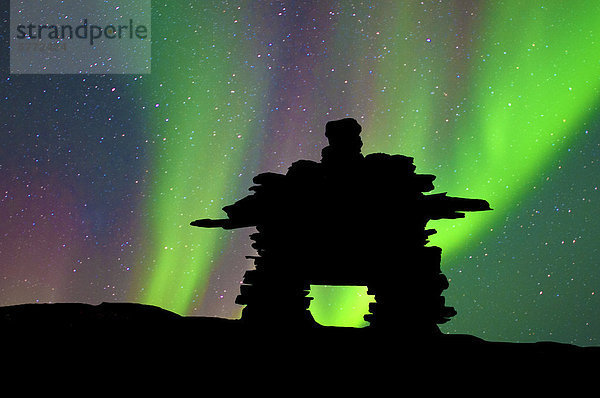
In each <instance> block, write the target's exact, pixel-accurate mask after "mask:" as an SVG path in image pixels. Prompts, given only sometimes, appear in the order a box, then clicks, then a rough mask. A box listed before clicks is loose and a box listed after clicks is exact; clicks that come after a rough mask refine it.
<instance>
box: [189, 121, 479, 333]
mask: <svg viewBox="0 0 600 398" xmlns="http://www.w3.org/2000/svg"><path fill="white" fill-rule="evenodd" d="M360 133H361V126H360V125H359V124H358V123H357V122H356V120H354V119H342V120H337V121H331V122H329V123H327V125H326V132H325V135H326V136H327V138H328V140H329V145H328V146H327V147H325V148H324V149H323V150H322V159H321V162H314V161H309V160H299V161H297V162H294V163H293V164H292V165H291V167H290V168H289V169H288V171H287V173H286V174H285V175H284V174H276V173H264V174H259V175H258V176H256V177H255V178H254V180H253V182H254V183H255V184H256V185H255V186H253V187H251V188H250V190H251V191H254V193H253V194H252V195H249V196H247V197H245V198H243V199H241V200H239V201H237V202H236V203H234V204H232V205H230V206H226V207H224V208H223V210H224V211H225V213H226V214H227V219H222V220H210V219H202V220H196V221H194V222H192V223H191V225H194V226H199V227H222V228H225V229H235V228H243V227H256V230H257V233H254V234H252V235H250V238H251V239H252V240H253V241H254V243H253V244H252V247H253V248H255V249H256V250H257V253H258V255H257V256H250V258H253V259H254V263H255V266H256V267H255V268H256V269H254V270H250V271H247V272H246V274H245V276H244V281H243V285H242V286H241V293H240V295H239V296H238V298H237V301H236V302H237V303H238V304H241V305H245V306H246V307H245V308H244V309H243V314H242V320H243V321H247V322H250V323H252V324H255V325H258V324H260V325H268V324H277V325H280V326H283V325H287V326H291V325H293V326H295V327H315V326H316V325H315V322H314V320H313V318H312V316H311V314H310V312H309V311H308V307H309V304H310V298H308V297H307V294H308V290H309V286H310V285H311V284H316V285H362V286H367V287H368V289H369V293H370V294H373V295H374V296H375V301H376V302H375V303H372V304H371V306H370V312H371V313H370V314H368V315H366V316H365V319H367V320H368V321H369V322H370V327H371V328H377V329H379V330H385V331H393V332H394V333H402V334H411V335H418V336H423V335H431V334H432V333H433V334H437V333H439V328H438V326H437V325H438V324H441V323H444V322H447V321H448V320H449V319H450V318H451V317H452V316H454V315H455V313H456V311H455V310H454V308H452V307H448V306H446V305H445V302H444V297H443V296H441V293H442V291H443V290H445V289H446V288H447V287H448V280H447V279H446V277H445V276H444V275H443V274H442V273H441V270H440V261H441V249H440V248H439V247H435V246H432V247H430V246H426V245H427V243H428V242H429V241H428V237H429V236H430V235H432V234H434V233H435V232H436V231H435V230H433V229H426V226H427V223H428V222H429V221H430V220H436V219H442V218H460V217H464V213H463V212H466V211H482V210H491V209H490V207H489V204H488V203H487V202H486V201H484V200H479V199H465V198H455V197H450V196H447V195H446V194H445V193H444V194H432V195H426V194H425V193H426V192H429V191H431V190H433V188H434V187H433V180H434V179H435V176H433V175H429V174H416V173H415V166H414V164H413V159H412V158H410V157H406V156H402V155H389V154H384V153H374V154H370V155H366V156H363V154H362V153H361V147H362V141H361V138H360Z"/></svg>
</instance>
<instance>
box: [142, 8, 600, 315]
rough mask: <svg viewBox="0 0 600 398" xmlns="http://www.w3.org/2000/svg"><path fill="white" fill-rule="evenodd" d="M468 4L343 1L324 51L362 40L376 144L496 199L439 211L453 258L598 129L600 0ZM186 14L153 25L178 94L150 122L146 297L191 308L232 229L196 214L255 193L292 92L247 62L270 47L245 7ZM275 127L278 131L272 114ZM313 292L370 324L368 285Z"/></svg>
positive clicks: (360, 92) (156, 48)
mask: <svg viewBox="0 0 600 398" xmlns="http://www.w3.org/2000/svg"><path fill="white" fill-rule="evenodd" d="M436 4H437V3H436ZM457 4H460V2H446V3H444V4H438V5H437V7H438V10H436V13H437V14H436V15H443V16H448V15H449V16H450V17H446V18H439V19H436V18H432V17H431V16H430V15H429V16H427V15H424V14H423V10H422V7H421V8H420V7H419V6H418V5H417V4H413V3H406V2H383V3H380V4H379V5H378V6H377V7H375V8H374V9H373V10H372V11H371V12H372V13H374V14H377V15H376V17H374V18H372V20H370V21H369V20H367V19H364V20H363V21H357V18H356V17H354V16H352V14H353V13H354V14H357V13H360V12H362V13H363V14H364V10H356V9H355V8H354V7H352V6H351V5H350V4H342V5H340V6H339V8H337V11H339V15H337V18H338V20H337V26H338V27H339V29H337V30H336V32H335V35H334V36H333V37H332V38H328V40H329V39H331V42H330V43H329V49H328V52H329V57H321V58H318V61H317V66H318V68H319V69H320V70H328V69H329V68H330V66H331V65H332V64H333V63H335V62H337V61H336V60H335V59H334V57H333V55H331V54H333V53H334V50H335V49H337V50H339V52H340V53H345V54H348V51H349V52H350V55H346V56H352V55H354V54H361V56H356V57H355V58H354V59H353V61H352V62H354V63H356V64H357V65H358V66H357V67H356V68H354V69H353V72H349V73H346V75H345V77H344V78H342V79H341V81H351V82H354V84H352V85H348V84H346V86H345V87H346V90H347V92H346V93H345V95H346V96H348V97H351V98H368V99H369V101H365V105H364V106H361V105H360V104H359V105H358V106H357V105H356V104H355V106H354V108H353V107H352V106H350V105H348V106H346V108H345V109H344V113H346V114H349V115H350V116H353V117H356V115H364V118H360V120H359V122H360V123H361V124H362V126H363V141H364V142H365V146H364V147H363V152H364V153H372V152H386V153H401V154H405V155H408V156H414V158H415V164H416V165H417V172H420V173H431V174H435V175H436V176H437V180H436V182H435V183H436V192H448V193H449V194H450V195H456V196H465V197H474V198H482V199H486V200H488V201H489V202H490V204H491V206H492V208H494V209H495V210H494V211H493V212H487V213H481V214H479V213H478V214H473V215H468V216H467V219H466V220H460V219H459V220H448V221H439V222H435V223H434V222H432V223H431V225H430V227H434V228H436V229H437V231H438V233H437V234H436V235H434V236H433V237H432V242H431V244H435V245H436V246H440V247H441V248H442V249H443V253H444V254H443V257H442V262H443V264H444V266H446V264H445V263H444V258H460V257H459V255H460V254H463V255H464V254H465V253H467V252H468V250H469V247H470V245H477V244H479V242H480V241H481V240H483V239H484V238H485V236H486V233H488V232H489V231H490V230H493V229H494V228H495V227H496V226H497V225H500V223H501V221H502V219H503V218H504V216H505V212H506V209H509V208H511V207H513V206H515V203H516V202H517V201H518V200H519V199H520V198H521V197H522V196H523V195H525V194H526V193H527V192H528V190H530V189H531V186H532V185H534V184H532V181H538V180H539V179H540V176H541V175H542V174H543V173H544V170H545V169H546V168H547V167H548V166H549V165H550V164H551V162H552V160H553V159H552V154H553V153H555V152H556V148H557V147H566V146H568V145H572V144H573V143H574V142H575V140H576V137H577V135H578V134H581V133H582V132H583V130H585V128H583V127H582V126H583V125H584V123H585V121H586V115H587V110H588V109H589V108H590V107H591V106H592V105H595V104H596V101H597V93H598V88H599V87H598V86H599V82H598V76H600V63H599V62H598V60H599V59H600V46H599V45H598V40H599V39H600V36H599V35H600V3H598V2H595V1H581V2H579V1H578V2H564V1H549V2H548V1H544V2H537V1H517V0H513V1H503V2H486V3H485V6H484V5H481V9H480V10H479V11H478V12H479V14H478V15H477V16H473V15H472V14H469V13H468V12H465V9H464V7H463V8H460V6H459V5H457ZM192 11H193V10H192ZM154 12H155V13H159V14H160V13H162V14H164V15H163V16H161V18H164V16H167V15H175V14H177V13H183V12H184V11H183V10H181V9H179V8H178V7H177V6H174V5H166V6H164V8H163V9H159V10H156V8H155V10H154ZM240 13H242V14H243V13H244V8H242V9H241V11H239V12H238V14H237V17H238V18H240V20H241V19H244V20H246V21H247V20H249V19H251V18H259V16H251V15H245V17H244V16H243V15H242V17H240V16H239V14H240ZM157 18H158V17H157ZM180 18H181V17H180ZM186 18H187V20H189V21H190V26H198V28H197V29H196V30H195V31H194V30H193V29H190V26H187V25H186V26H177V25H169V24H168V23H165V22H163V21H156V22H155V19H156V18H155V19H153V28H154V32H156V31H157V30H156V27H157V26H160V27H161V36H160V37H158V35H156V34H155V35H154V36H153V40H154V41H153V53H154V54H156V55H155V58H157V59H160V60H161V62H154V64H153V73H152V77H151V79H154V80H155V84H158V80H160V84H161V90H164V92H165V94H164V95H162V96H161V98H162V99H163V100H162V101H164V99H165V98H168V100H167V101H166V103H162V102H160V103H159V102H158V101H157V103H159V106H158V108H157V110H156V112H155V113H154V115H153V118H154V119H153V120H151V121H150V125H151V126H152V129H153V134H155V138H154V139H155V140H157V141H158V140H163V142H162V143H161V146H160V149H159V151H158V152H157V153H155V154H154V160H155V163H154V164H153V165H152V168H153V176H154V178H155V180H154V186H153V191H152V194H151V195H150V196H149V198H148V199H147V203H148V205H147V208H148V213H149V214H151V215H152V220H153V221H152V223H151V224H150V231H151V242H152V244H153V247H154V249H153V250H154V252H153V253H151V254H150V256H151V257H152V262H153V264H152V266H151V267H150V268H151V272H150V273H149V275H148V276H147V278H146V280H145V281H144V286H145V290H144V291H145V299H144V301H145V302H147V303H152V304H156V305H159V306H161V307H163V308H167V309H170V310H173V311H175V312H178V313H188V312H190V311H191V308H192V307H193V305H194V302H193V301H194V299H195V297H199V300H202V296H203V294H204V293H205V289H206V286H207V280H208V278H209V275H210V273H211V271H212V270H213V268H214V266H215V263H216V262H217V261H218V257H219V256H220V255H221V254H220V253H221V252H222V251H223V250H224V249H225V248H226V245H225V244H224V243H223V241H224V239H223V237H224V236H225V234H227V233H229V232H226V233H224V232H223V231H213V230H203V231H200V230H197V229H194V228H191V227H189V225H188V224H189V221H191V219H193V218H194V217H200V216H202V214H205V215H207V216H217V217H220V216H221V215H220V208H221V207H222V206H224V205H226V204H229V203H232V202H233V201H235V200H236V199H239V198H240V197H241V196H244V195H245V193H244V190H245V189H246V188H247V187H248V186H249V185H247V184H248V182H249V180H247V179H244V180H243V183H244V184H246V186H244V187H241V186H240V185H241V182H242V180H240V179H239V178H238V177H237V175H238V171H239V170H241V169H242V167H243V166H244V165H247V164H248V163H254V164H256V163H258V162H260V160H261V159H258V158H257V157H260V147H261V145H262V136H260V133H259V131H258V127H257V125H258V124H257V123H254V121H255V120H256V119H257V118H258V119H260V115H264V114H266V113H267V109H266V107H267V105H266V101H264V100H263V99H261V96H260V95H258V94H259V93H258V92H257V90H258V89H257V87H260V90H277V87H275V88H274V87H273V85H272V84H269V79H270V77H269V75H268V73H267V72H268V71H267V70H263V71H260V70H258V68H250V67H249V66H248V62H245V61H244V60H248V59H256V54H257V53H258V52H259V50H258V49H257V48H253V46H258V45H257V44H252V42H250V41H248V42H245V43H244V42H242V40H241V39H240V37H239V35H242V34H243V33H244V32H245V30H243V29H246V27H245V26H244V27H241V26H240V25H241V24H232V23H231V22H232V18H236V17H232V15H230V13H226V12H222V10H217V9H216V8H215V9H214V10H212V11H210V12H208V11H207V10H203V11H202V12H198V13H194V14H190V15H187V16H186ZM166 20H167V21H168V19H166ZM375 21H377V24H375ZM382 21H383V22H382ZM225 26H226V27H225ZM236 28H239V29H238V30H236ZM365 32H367V33H368V34H365ZM175 38H176V39H175ZM163 39H164V40H163ZM199 43H200V44H199ZM350 43H351V44H350ZM350 45H351V46H353V47H352V48H350V47H349V46H350ZM362 54H365V55H364V56H362ZM298 57H300V55H298ZM289 62H294V60H293V59H292V60H290V61H289ZM344 62H345V61H344ZM344 62H342V61H339V63H340V64H343V63H344ZM338 70H341V66H340V68H338ZM367 71H371V73H368V72H367ZM365 75H367V77H365ZM156 79H158V80H156ZM343 84H345V83H343V82H331V81H330V80H328V81H327V82H324V83H323V85H322V86H320V87H316V88H315V90H317V92H316V95H313V97H312V101H313V104H311V105H313V106H312V108H314V109H327V107H328V106H331V104H330V103H325V101H326V100H327V99H328V98H330V97H331V95H332V94H331V93H332V92H336V90H338V91H339V89H340V88H341V87H344V86H343ZM261 85H262V87H261ZM319 90H320V91H319ZM170 92H172V93H176V94H172V95H170V94H169V93H170ZM235 92H237V93H239V92H245V93H246V95H244V96H239V95H233V94H234V93H235ZM184 93H185V94H184ZM260 94H261V95H262V94H264V93H260ZM272 94H273V95H288V96H289V97H291V96H292V94H293V93H283V92H276V93H272ZM147 95H148V96H151V95H152V94H151V93H147ZM242 98H244V99H243V100H242ZM340 101H341V100H340ZM356 101H358V99H357V100H356ZM348 103H350V102H348ZM327 116H328V117H322V116H321V115H314V117H315V119H318V123H316V122H315V123H314V125H315V126H320V123H321V121H323V122H324V121H326V120H328V119H334V118H337V117H338V116H340V117H343V116H344V115H343V114H339V115H338V114H333V113H332V114H331V115H327ZM304 117H305V118H306V117H309V118H310V117H311V115H307V116H306V115H305V116H304ZM167 118H168V119H169V120H168V122H165V120H166V119H167ZM301 127H302V126H300V125H299V126H298V128H301ZM322 127H323V126H320V127H316V128H315V130H316V131H315V133H314V134H322V130H323V128H322ZM262 128H265V129H266V130H267V131H270V126H269V125H268V123H267V125H266V126H263V127H262ZM273 128H274V127H273ZM238 135H239V136H241V137H242V138H237V137H238ZM231 147H234V149H233V150H232V149H231ZM318 150H320V149H318ZM318 150H317V151H318ZM291 160H292V161H293V160H295V159H291ZM442 164H450V165H452V166H451V167H450V168H447V167H442ZM273 171H275V170H273ZM237 233H242V234H244V233H245V232H244V231H241V232H237ZM311 296H312V297H314V300H313V303H312V304H311V311H312V313H313V315H314V316H315V318H316V319H317V320H318V321H319V322H320V323H323V324H327V325H346V326H365V325H366V322H364V321H363V320H362V315H363V314H364V313H365V312H366V311H367V310H366V309H367V305H368V302H369V301H371V300H372V297H370V296H368V295H367V294H366V290H365V288H364V287H337V288H332V287H313V288H312V289H311ZM449 304H450V305H452V304H451V303H449Z"/></svg>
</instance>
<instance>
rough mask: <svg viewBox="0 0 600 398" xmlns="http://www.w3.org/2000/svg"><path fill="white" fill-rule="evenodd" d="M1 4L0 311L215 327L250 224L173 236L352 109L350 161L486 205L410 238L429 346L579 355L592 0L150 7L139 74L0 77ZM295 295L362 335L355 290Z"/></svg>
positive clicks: (599, 14)
mask: <svg viewBox="0 0 600 398" xmlns="http://www.w3.org/2000/svg"><path fill="white" fill-rule="evenodd" d="M5 3H8V2H3V3H2V8H1V9H0V12H1V14H0V16H1V18H2V30H1V31H0V35H1V37H2V43H3V46H2V50H1V51H2V56H1V57H0V101H1V106H0V132H1V134H2V140H1V141H0V187H1V190H2V196H1V198H0V221H1V223H2V228H1V233H0V258H1V263H0V305H13V304H21V303H35V302H40V303H46V302H85V303H92V304H97V303H100V302H103V301H111V302H112V301H114V302H140V303H147V304H153V305H158V306H161V307H163V308H166V309H169V310H171V311H174V312H177V313H179V314H182V315H194V316H219V317H227V318H236V317H239V315H240V311H241V307H240V306H238V305H236V304H235V303H234V300H235V297H236V296H237V294H238V293H239V285H240V282H241V280H242V277H243V274H244V272H245V270H247V269H251V268H252V266H253V265H252V263H251V261H250V260H247V259H245V258H244V256H246V255H252V254H254V251H253V249H252V248H251V247H250V240H249V238H248V235H249V234H250V233H252V232H253V231H252V230H238V231H222V230H212V229H211V230H204V229H199V228H193V227H190V226H189V222H190V221H192V220H195V219H198V218H209V217H210V218H221V217H223V216H224V213H223V212H222V210H221V208H222V207H223V206H225V205H228V204H230V203H233V202H234V201H236V200H238V199H240V198H242V197H244V196H246V195H247V194H249V193H250V192H249V191H248V190H247V189H248V188H249V187H250V186H251V185H252V177H253V176H255V175H256V174H258V173H261V172H266V171H273V172H281V173H285V171H286V170H287V168H288V167H289V166H290V165H291V163H292V162H293V161H295V160H298V159H311V160H317V161H318V160H319V159H320V154H321V149H322V147H323V146H325V145H326V139H325V137H324V130H325V123H326V122H327V121H329V120H334V119H340V118H343V117H354V118H356V119H357V120H358V121H359V123H360V124H361V125H362V127H363V133H362V139H363V142H364V146H363V153H365V154H368V153H372V152H386V153H393V154H395V153H398V154H403V155H407V156H412V157H414V158H415V164H416V166H417V172H418V173H424V174H435V175H436V176H437V179H436V181H435V182H434V183H435V186H436V190H435V191H434V192H448V194H449V195H453V196H463V197H471V198H481V199H486V200H488V201H489V202H490V205H491V207H492V208H494V211H493V212H486V213H473V214H468V215H467V217H466V218H465V219H462V220H448V221H438V222H435V223H434V222H431V223H430V225H429V226H430V227H433V228H436V229H437V231H438V233H437V235H434V236H433V237H432V238H431V240H432V244H435V245H437V246H440V247H442V249H443V253H442V271H443V272H444V274H446V276H447V277H448V278H449V280H450V287H449V289H448V290H446V291H445V293H444V296H445V297H446V302H447V304H448V305H450V306H453V307H455V308H456V310H457V311H458V315H457V316H455V317H454V318H453V319H452V321H451V322H449V323H448V324H445V325H443V326H442V330H443V331H444V332H447V333H469V334H473V335H476V336H478V337H482V338H485V339H490V340H498V341H516V342H529V341H540V340H552V341H558V342H568V343H575V344H579V345H598V344H600V297H599V296H600V270H599V269H598V266H599V260H598V258H599V257H600V253H599V251H598V242H599V237H600V226H599V224H600V212H599V210H598V203H599V202H600V192H599V190H598V187H599V185H600V180H599V178H598V176H599V175H600V136H599V134H598V128H600V118H599V117H598V116H597V115H598V100H599V98H600V97H599V92H598V88H599V86H600V42H599V41H600V3H599V2H597V1H595V0H589V1H588V0H582V1H577V2H564V1H558V0H557V1H537V0H522V1H519V0H506V1H494V2H479V1H468V0H463V1H363V2H353V1H272V2H271V1H208V0H203V1H177V2H174V1H158V0H155V1H153V2H152V27H151V35H152V71H151V73H150V74H140V75H132V74H105V75H93V74H90V75H69V74H52V75H31V74H29V75H19V74H10V73H9V27H8V22H9V10H8V5H6V4H5ZM378 213H379V211H378V209H373V214H374V215H375V216H376V215H378ZM392 249H393V248H392ZM401 266H417V265H411V264H402V265H401ZM403 283H410V282H409V281H398V286H399V288H401V286H402V284H403ZM311 295H312V297H314V300H313V302H312V304H311V311H312V312H313V314H314V315H315V317H316V318H317V320H318V321H319V322H321V323H323V324H329V325H347V326H357V327H360V326H364V325H365V324H366V323H365V322H364V321H363V320H362V315H363V314H364V313H365V312H366V308H367V305H368V302H369V301H370V300H372V298H371V297H369V296H368V295H367V294H366V289H365V288H364V287H323V286H315V287H313V289H311ZM399 305H402V303H399Z"/></svg>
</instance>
